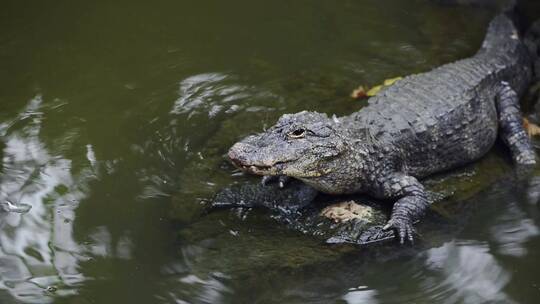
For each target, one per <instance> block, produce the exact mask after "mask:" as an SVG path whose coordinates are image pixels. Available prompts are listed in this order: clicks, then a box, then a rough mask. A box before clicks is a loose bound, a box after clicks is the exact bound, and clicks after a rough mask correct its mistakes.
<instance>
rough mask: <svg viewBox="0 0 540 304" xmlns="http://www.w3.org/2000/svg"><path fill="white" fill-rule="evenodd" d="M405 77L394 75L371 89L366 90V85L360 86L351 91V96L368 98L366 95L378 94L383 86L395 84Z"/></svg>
mask: <svg viewBox="0 0 540 304" xmlns="http://www.w3.org/2000/svg"><path fill="white" fill-rule="evenodd" d="M402 78H403V77H401V76H400V77H394V78H389V79H385V80H384V81H383V84H380V85H376V86H374V87H372V88H371V89H369V90H366V88H365V87H364V86H359V87H358V88H356V89H354V90H353V91H352V93H351V97H352V98H354V99H360V98H366V97H372V96H375V95H377V94H378V93H379V92H380V91H381V90H382V89H383V88H385V87H389V86H391V85H393V84H394V83H395V82H396V81H398V80H400V79H402Z"/></svg>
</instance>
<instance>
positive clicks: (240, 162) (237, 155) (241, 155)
mask: <svg viewBox="0 0 540 304" xmlns="http://www.w3.org/2000/svg"><path fill="white" fill-rule="evenodd" d="M253 152H255V147H253V146H252V145H249V144H244V143H236V144H234V145H233V146H232V147H231V148H230V149H229V153H228V156H229V159H230V160H231V161H232V162H233V163H234V164H235V165H237V166H240V167H242V166H249V165H250V164H249V163H248V156H247V155H249V154H250V153H253Z"/></svg>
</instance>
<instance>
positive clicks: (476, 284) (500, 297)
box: [424, 241, 511, 304]
mask: <svg viewBox="0 0 540 304" xmlns="http://www.w3.org/2000/svg"><path fill="white" fill-rule="evenodd" d="M426 254H427V259H426V266H427V267H428V269H429V270H431V271H435V272H436V273H437V276H440V277H441V278H442V280H440V281H439V282H434V281H433V277H428V278H426V279H425V283H424V285H425V286H424V288H425V289H426V291H429V293H431V296H432V297H433V300H436V301H438V302H439V303H471V304H472V303H511V300H510V298H509V297H508V295H506V293H505V292H504V291H503V290H504V288H505V287H506V285H507V284H508V282H509V281H510V277H511V276H510V273H509V272H508V271H507V270H506V269H504V268H503V267H502V266H501V265H499V263H498V262H497V260H496V258H494V257H493V255H492V254H490V249H489V246H488V244H485V243H484V244H482V243H476V242H463V241H454V242H448V243H446V244H444V245H443V246H441V247H439V248H433V249H430V250H428V251H427V253H426Z"/></svg>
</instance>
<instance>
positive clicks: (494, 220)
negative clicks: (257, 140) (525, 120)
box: [0, 0, 540, 304]
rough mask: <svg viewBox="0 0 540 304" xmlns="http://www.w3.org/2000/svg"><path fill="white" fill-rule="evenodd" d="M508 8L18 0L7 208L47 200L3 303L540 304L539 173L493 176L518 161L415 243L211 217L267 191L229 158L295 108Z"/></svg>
mask: <svg viewBox="0 0 540 304" xmlns="http://www.w3.org/2000/svg"><path fill="white" fill-rule="evenodd" d="M491 16H492V13H491V12H489V11H488V10H486V9H483V8H473V7H448V6H439V5H435V4H432V3H430V2H427V1H420V0H418V1H400V0H393V1H376V0H369V1H338V2H335V1H334V2H332V1H319V0H310V1H307V0H301V1H281V0H279V1H257V0H255V1H253V0H251V1H243V0H238V1H232V2H231V1H227V2H225V1H211V0H205V1H154V2H152V3H142V2H141V3H134V1H115V2H114V3H108V2H107V3H95V2H94V1H89V2H85V3H74V2H73V1H55V2H44V1H32V3H30V2H21V1H4V3H3V4H2V9H1V10H0V84H1V89H0V156H1V173H0V202H3V203H5V202H10V203H13V204H27V205H30V206H31V207H32V209H31V210H30V211H29V212H28V213H26V214H23V215H21V214H15V213H9V214H8V213H0V227H1V230H0V302H1V303H78V304H80V303H100V304H101V303H144V304H149V303H433V302H437V303H484V302H485V303H537V302H538V300H539V299H540V263H539V262H538V256H539V255H540V209H539V207H538V206H539V205H538V199H539V197H540V174H537V175H535V176H533V177H532V178H530V179H528V180H525V181H523V180H519V181H518V180H516V179H515V178H512V174H499V175H496V176H495V177H497V178H494V176H493V175H494V174H492V171H497V172H500V171H504V170H507V169H508V168H509V166H508V165H507V162H508V161H507V159H506V158H505V155H504V153H503V152H500V153H492V155H491V156H490V157H488V160H486V161H485V163H486V162H487V165H484V166H483V167H481V168H480V169H475V168H470V169H467V170H466V172H465V173H462V175H461V180H463V183H465V184H467V185H472V190H474V191H471V192H472V194H470V195H468V196H467V197H464V198H459V201H460V203H459V204H457V203H456V205H454V207H450V209H449V210H450V213H451V217H447V216H438V215H436V214H432V215H430V216H429V217H428V219H427V220H426V221H425V222H424V223H423V224H422V226H421V227H420V231H421V232H423V234H424V238H423V239H424V240H423V241H422V242H420V244H417V245H416V246H414V247H405V248H398V247H394V246H389V247H381V248H373V249H355V248H350V247H347V246H344V247H329V246H326V245H324V244H322V243H321V242H320V241H319V240H316V239H314V238H313V237H310V236H307V235H304V234H302V233H300V232H296V231H292V230H290V229H287V228H286V227H284V226H282V225H279V224H278V223H276V221H275V220H273V219H272V217H271V215H270V214H268V213H266V212H263V211H257V210H253V211H248V212H237V211H223V212H218V213H215V214H212V215H210V216H201V211H202V210H203V208H204V204H205V202H206V201H207V200H208V199H210V198H211V197H212V196H213V194H214V193H215V192H216V191H218V190H219V189H222V188H223V187H225V186H227V185H230V184H232V183H235V182H239V181H245V180H252V181H254V182H255V179H254V178H252V177H249V176H244V175H242V174H239V173H238V172H237V171H236V170H234V168H233V167H232V166H231V165H230V164H228V163H227V161H226V160H225V158H224V154H225V152H226V151H227V149H228V147H229V146H230V145H231V144H232V143H233V142H234V141H235V140H237V139H239V138H241V137H243V136H245V135H246V134H249V133H251V132H255V131H260V130H262V129H263V128H265V127H266V126H269V125H271V124H272V123H273V122H274V121H275V120H276V118H277V117H279V115H281V114H283V113H287V112H295V111H299V110H304V109H309V110H317V111H321V112H327V113H337V114H338V115H341V114H345V113H349V112H352V111H356V110H358V109H360V108H361V107H362V106H363V105H365V104H364V103H363V102H360V101H353V100H351V99H350V98H349V94H350V91H351V90H352V89H353V88H355V87H356V86H357V85H359V84H366V85H373V84H377V83H379V82H381V81H382V80H383V79H385V78H391V77H395V76H399V75H406V74H410V73H414V72H420V71H425V70H428V69H430V68H431V67H434V66H437V65H440V64H442V63H445V62H448V61H452V60H455V59H458V58H462V57H465V56H468V55H471V54H473V53H474V52H475V50H476V49H477V48H478V46H479V44H480V41H481V39H482V36H483V33H484V28H485V26H486V24H487V22H488V21H489V19H490V17H491ZM476 171H478V172H477V173H476V174H473V173H474V172H476ZM508 171H510V170H508ZM485 180H489V182H486V183H482V181H485ZM445 187H446V186H445ZM448 187H449V186H448ZM458 189H459V188H458ZM469 191H470V189H469ZM474 193H476V194H474ZM459 195H460V193H456V197H457V196H459ZM452 200H453V199H452V198H450V200H449V203H448V204H447V205H448V206H452V204H451V202H452ZM454 201H456V202H457V201H458V199H457V198H456V199H454Z"/></svg>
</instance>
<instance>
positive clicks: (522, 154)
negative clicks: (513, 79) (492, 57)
mask: <svg viewBox="0 0 540 304" xmlns="http://www.w3.org/2000/svg"><path fill="white" fill-rule="evenodd" d="M496 105H497V112H498V115H499V126H500V136H501V139H502V140H503V141H504V143H505V144H506V145H507V146H508V147H509V148H510V152H511V153H512V158H513V159H514V161H515V162H516V163H518V164H521V165H531V164H535V163H536V157H535V153H534V150H533V148H532V145H531V142H530V140H529V137H528V136H527V133H526V132H525V129H524V128H523V120H522V116H521V111H520V109H519V98H518V95H517V94H516V92H515V91H514V90H513V89H512V88H511V87H510V85H509V84H508V83H507V82H504V81H503V82H501V85H500V86H499V92H498V94H497V98H496Z"/></svg>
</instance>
